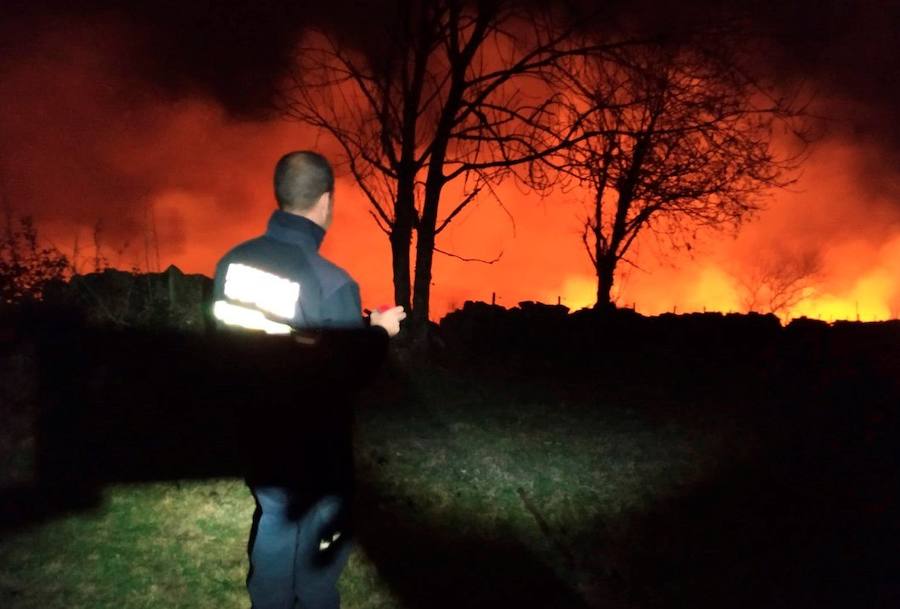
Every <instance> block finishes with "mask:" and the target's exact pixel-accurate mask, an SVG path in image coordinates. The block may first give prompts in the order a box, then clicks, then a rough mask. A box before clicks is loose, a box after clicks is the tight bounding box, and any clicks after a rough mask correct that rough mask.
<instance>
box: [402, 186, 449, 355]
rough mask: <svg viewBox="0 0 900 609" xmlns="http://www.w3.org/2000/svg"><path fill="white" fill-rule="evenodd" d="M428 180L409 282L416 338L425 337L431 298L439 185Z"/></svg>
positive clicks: (439, 194)
mask: <svg viewBox="0 0 900 609" xmlns="http://www.w3.org/2000/svg"><path fill="white" fill-rule="evenodd" d="M429 177H431V176H429ZM429 182H430V183H428V184H426V187H425V201H424V205H423V206H422V218H421V220H420V222H419V226H418V230H417V231H416V271H415V279H414V283H413V310H412V319H411V320H410V321H411V324H410V325H411V326H412V328H413V332H414V334H415V335H416V336H417V337H419V338H425V337H426V333H427V331H428V310H429V305H430V302H431V265H432V261H433V259H434V241H435V229H436V227H437V213H438V203H439V201H440V198H441V187H442V186H443V184H441V182H440V181H439V180H438V179H436V178H435V179H433V180H429ZM435 182H436V183H435Z"/></svg>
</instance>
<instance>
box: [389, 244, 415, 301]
mask: <svg viewBox="0 0 900 609" xmlns="http://www.w3.org/2000/svg"><path fill="white" fill-rule="evenodd" d="M390 240H391V261H392V266H393V272H394V303H396V304H398V305H402V306H403V309H404V310H405V311H409V310H410V300H411V298H410V281H409V250H410V246H411V245H412V228H411V227H408V228H404V229H402V230H401V229H399V227H394V230H392V231H391V237H390Z"/></svg>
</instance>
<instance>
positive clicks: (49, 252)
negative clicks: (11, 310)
mask: <svg viewBox="0 0 900 609" xmlns="http://www.w3.org/2000/svg"><path fill="white" fill-rule="evenodd" d="M69 272H70V267H69V260H68V258H66V256H65V255H64V254H63V253H62V252H60V251H59V250H58V249H57V248H56V247H54V246H52V245H44V244H42V242H41V239H40V237H39V236H38V230H37V227H36V226H35V224H34V221H33V219H32V218H31V217H30V216H22V217H19V218H14V214H13V212H12V209H11V208H10V207H9V206H5V209H4V226H3V233H2V235H0V304H7V305H8V304H18V303H23V302H33V301H36V300H41V299H42V298H43V296H44V291H45V289H46V287H47V286H48V284H50V283H51V282H53V281H62V280H64V279H65V278H66V277H67V276H68V275H69Z"/></svg>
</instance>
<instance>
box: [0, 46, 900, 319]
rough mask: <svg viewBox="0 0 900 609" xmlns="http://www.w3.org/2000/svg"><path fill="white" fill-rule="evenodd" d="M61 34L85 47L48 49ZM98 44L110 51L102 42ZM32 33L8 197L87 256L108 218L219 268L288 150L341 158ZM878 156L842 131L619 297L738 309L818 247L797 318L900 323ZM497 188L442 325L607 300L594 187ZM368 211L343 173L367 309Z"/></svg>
mask: <svg viewBox="0 0 900 609" xmlns="http://www.w3.org/2000/svg"><path fill="white" fill-rule="evenodd" d="M60 37H62V38H65V40H67V41H68V43H67V44H69V46H68V47H67V48H69V52H67V53H59V52H48V49H57V48H59V46H60V42H59V39H60ZM72 40H74V41H75V42H76V43H78V42H79V40H80V41H81V42H80V43H78V44H72ZM97 40H102V41H104V42H103V44H105V45H106V48H105V49H97V48H95V41H97ZM32 44H33V45H34V48H33V50H32V52H33V61H30V62H19V63H17V64H14V65H2V59H0V68H3V71H2V73H3V74H4V78H3V79H2V80H0V99H3V100H4V102H5V104H6V106H7V107H6V108H5V111H4V112H2V113H0V133H5V134H7V136H8V137H9V138H12V140H13V141H16V142H19V144H18V145H17V146H16V147H14V148H13V149H12V151H11V152H9V153H8V154H7V155H6V156H5V158H3V159H2V161H0V171H2V173H0V178H2V184H3V190H4V192H3V194H4V196H5V198H6V200H7V201H8V202H9V203H10V204H11V205H12V206H13V207H14V208H15V210H16V211H18V212H21V213H28V214H32V215H33V216H34V217H35V219H36V221H37V223H38V226H39V227H40V228H41V231H42V233H43V234H44V235H45V236H48V237H49V238H50V239H51V241H52V242H53V243H54V244H55V245H57V247H59V248H60V249H62V250H63V251H64V252H65V253H71V252H72V249H73V244H74V242H75V239H76V237H77V238H78V242H79V244H80V248H81V250H80V251H81V252H82V255H83V256H84V257H85V258H90V257H92V256H93V251H92V250H91V247H92V245H91V243H92V240H91V233H92V227H93V226H94V225H95V224H96V223H97V222H98V220H99V221H101V222H102V227H103V229H102V233H101V237H102V239H101V252H102V254H103V255H105V256H106V257H107V258H108V259H109V261H110V262H111V263H112V264H113V265H114V266H118V267H120V268H130V267H132V266H138V267H140V268H142V269H147V268H150V269H151V270H155V267H156V261H155V253H154V254H153V255H151V256H148V255H147V254H148V249H147V244H151V245H152V247H151V249H155V244H158V245H159V252H160V260H159V262H160V265H159V266H160V267H161V268H165V267H166V266H167V265H168V264H170V263H171V264H175V265H177V266H179V267H180V268H181V269H182V270H184V271H186V272H193V273H204V274H207V275H209V274H211V273H212V270H213V267H214V264H215V262H216V260H217V259H218V258H219V257H220V256H221V255H222V254H223V253H224V252H225V251H226V250H227V249H228V248H229V247H231V246H232V245H234V244H236V243H238V242H240V241H242V240H245V239H249V238H251V237H253V236H255V235H258V234H259V233H260V232H261V231H262V230H263V229H264V227H265V223H266V219H267V218H268V215H269V214H270V213H271V210H272V209H273V208H274V200H273V197H272V186H271V174H272V168H273V166H274V164H275V162H276V161H277V159H278V158H279V157H280V156H281V155H282V154H283V153H284V152H287V151H289V150H294V149H301V148H314V149H319V150H321V151H322V152H324V153H325V154H326V155H329V156H332V157H334V153H335V150H334V148H333V145H332V144H329V142H328V141H327V140H324V139H320V138H317V137H316V134H315V133H313V132H311V131H310V130H309V129H307V128H305V127H303V126H301V125H298V124H296V123H289V122H285V121H281V120H272V121H269V122H238V121H236V120H234V119H232V118H230V117H229V116H227V115H226V113H225V112H224V111H223V110H222V109H221V108H220V107H219V106H218V105H217V104H215V103H214V102H212V101H209V100H199V99H198V100H190V101H186V100H182V101H172V100H168V101H165V100H160V99H158V98H155V97H151V96H150V95H149V94H148V95H144V94H141V93H140V92H134V91H133V90H132V89H131V88H130V86H131V85H130V83H129V82H128V81H127V80H123V81H122V82H119V80H117V79H122V78H124V77H123V76H122V75H121V73H120V72H118V71H116V69H115V65H114V63H112V59H110V58H112V57H114V56H115V50H116V48H117V46H116V45H120V44H125V41H123V40H122V39H121V36H120V37H118V38H117V37H116V36H114V35H108V36H105V37H104V36H97V32H96V31H95V30H94V29H88V30H85V31H84V32H79V31H76V30H73V29H71V28H69V29H68V30H66V31H65V32H55V33H54V32H50V33H49V34H47V33H45V34H44V36H43V37H42V38H36V39H35V40H34V41H33V42H32ZM866 154H870V152H868V151H866V150H864V149H863V148H862V147H861V146H858V145H856V144H853V143H850V142H846V141H842V140H838V139H831V140H826V141H824V142H822V143H820V144H819V145H818V147H817V148H816V149H815V151H814V152H813V154H812V156H811V158H810V159H809V161H808V162H807V165H806V167H805V172H804V175H803V176H802V178H801V179H800V182H799V183H798V184H797V185H796V186H794V187H793V188H792V189H791V190H790V191H782V192H777V193H774V194H773V197H772V199H771V201H770V202H769V207H768V209H767V210H766V211H764V212H762V213H761V214H759V216H758V217H757V218H756V219H755V220H753V221H752V222H750V223H748V224H747V225H746V226H745V227H744V228H743V230H742V231H741V232H740V233H739V235H738V236H737V237H736V238H735V237H734V236H731V235H728V234H710V233H707V234H705V235H701V238H700V240H699V241H697V242H696V243H695V245H696V247H695V249H694V250H693V251H692V252H690V255H688V254H684V253H681V254H674V253H671V252H665V251H663V252H659V251H657V249H658V248H657V246H656V245H655V242H654V239H652V238H649V237H648V238H645V239H643V240H639V243H638V244H637V247H638V250H637V251H636V252H635V254H634V256H633V258H634V261H635V262H636V264H637V265H638V266H639V267H640V269H637V268H633V267H630V266H627V265H625V266H622V267H621V268H620V271H621V272H620V275H619V277H618V278H617V281H618V285H617V286H616V287H615V288H614V295H617V296H618V303H619V305H620V306H629V307H630V306H634V307H635V308H636V309H637V311H638V312H641V313H645V314H658V313H661V312H665V311H672V310H673V309H674V310H677V311H678V312H687V311H702V310H704V309H705V310H710V311H713V310H715V311H740V310H741V293H740V287H739V285H738V284H737V282H736V280H735V273H740V272H741V269H742V268H749V267H750V266H751V265H753V264H754V262H755V261H756V260H757V259H758V258H759V257H760V255H761V253H764V252H768V251H773V250H782V249H784V248H788V249H789V250H790V251H816V252H818V253H819V254H820V255H821V258H822V261H823V272H822V276H821V278H820V279H819V280H818V281H817V283H816V285H815V289H814V290H813V291H811V294H810V297H809V298H807V299H806V300H804V301H803V302H800V303H799V304H797V305H796V306H795V307H793V309H792V310H791V311H790V315H792V316H798V315H807V316H811V317H819V318H822V319H825V320H831V319H856V318H857V316H858V317H859V318H860V319H863V320H866V321H868V320H876V319H886V318H890V317H894V318H896V317H898V315H900V281H898V279H900V205H898V201H896V200H892V199H891V198H890V196H889V195H884V194H881V193H882V191H881V190H879V189H877V188H871V187H870V185H869V184H867V180H865V179H863V178H862V177H860V176H862V174H863V172H862V171H861V164H862V161H863V160H864V159H865V155H866ZM870 178H871V176H870ZM886 192H889V191H886ZM895 192H896V191H895ZM496 193H497V196H498V198H499V199H500V200H501V201H502V203H503V206H504V207H505V208H506V209H505V210H504V209H503V207H501V206H500V204H499V203H498V202H497V201H496V200H494V199H493V198H492V197H490V196H485V197H483V198H482V200H480V201H479V202H478V203H477V204H473V205H471V206H470V207H469V208H467V209H466V210H465V211H464V212H463V213H462V214H460V215H459V216H457V218H456V219H455V220H454V222H453V223H452V224H451V225H450V226H449V227H448V228H447V229H446V230H445V231H444V232H442V233H441V234H440V235H438V241H437V244H438V247H439V248H441V249H443V250H447V251H450V252H453V253H455V254H458V255H460V256H464V257H469V258H482V259H493V258H495V257H496V256H498V255H499V254H500V252H502V253H503V255H502V258H501V259H500V260H499V261H498V262H496V263H494V264H482V263H477V262H462V261H460V260H458V259H456V258H452V257H448V256H444V255H442V254H435V259H434V260H435V261H434V268H433V277H434V286H433V288H432V304H431V310H430V316H431V318H432V319H434V320H439V319H440V318H441V317H442V316H443V315H444V314H446V313H447V312H448V311H450V310H453V309H454V308H457V307H460V306H462V304H463V302H464V301H466V300H482V301H487V302H490V300H491V295H492V293H496V299H497V303H498V304H500V305H503V306H506V307H513V306H515V305H516V304H517V303H518V302H519V301H522V300H537V301H543V302H547V303H555V302H557V299H559V300H560V301H561V302H562V304H564V305H566V306H568V307H570V309H578V308H581V307H585V306H590V305H592V304H593V302H594V290H595V279H594V274H593V271H592V269H591V266H590V261H589V259H588V257H587V255H586V253H585V251H584V249H583V245H582V243H581V226H582V218H583V217H584V215H585V214H586V213H588V210H587V208H586V207H585V206H584V203H583V201H582V198H584V195H585V194H586V193H579V192H578V191H573V192H569V193H566V194H560V193H556V194H554V195H551V196H549V197H547V198H545V199H541V198H539V197H537V196H535V195H530V194H527V193H523V192H521V190H520V189H519V188H518V187H517V186H516V185H514V184H512V183H505V184H502V185H501V186H500V187H499V188H498V189H497V191H496ZM448 201H449V200H448ZM447 205H448V206H449V203H448V204H447ZM368 211H369V208H368V207H367V204H366V203H365V201H364V200H363V198H362V196H361V195H360V193H359V192H358V191H357V189H356V187H355V185H354V184H353V183H352V182H350V181H348V180H347V179H346V178H339V180H338V184H337V192H336V206H335V218H334V223H333V225H332V227H331V230H330V231H329V233H328V234H327V236H326V238H325V241H324V244H323V247H322V253H323V254H324V255H325V256H326V257H328V258H330V259H331V260H333V261H334V262H336V263H337V264H339V265H341V266H343V267H344V268H346V269H347V270H348V271H349V272H350V273H351V274H352V275H353V276H354V277H355V278H356V279H357V281H358V282H359V283H360V286H361V289H362V298H363V305H364V306H366V307H368V308H374V307H375V306H378V305H380V304H385V303H390V302H392V294H393V289H392V285H391V275H390V268H391V259H390V249H389V244H388V241H387V238H386V236H385V235H384V234H383V233H382V232H381V231H380V230H379V229H378V228H377V226H376V225H375V223H374V221H373V220H372V218H371V217H370V216H369V213H368ZM446 211H447V210H446V209H445V210H444V212H443V213H441V214H440V216H439V218H443V215H444V213H446ZM507 211H508V212H509V214H510V215H511V216H512V220H511V219H510V217H509V215H507ZM660 254H661V255H660ZM148 261H149V263H148Z"/></svg>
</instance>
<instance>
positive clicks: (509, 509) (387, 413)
mask: <svg viewBox="0 0 900 609" xmlns="http://www.w3.org/2000/svg"><path fill="white" fill-rule="evenodd" d="M398 387H399V389H398ZM585 395H586V394H584V393H582V394H580V395H579V393H578V392H571V391H568V390H567V388H566V387H564V386H558V385H557V384H555V383H549V382H542V381H541V379H539V378H538V379H532V381H530V382H527V383H526V382H524V381H510V380H508V379H507V380H502V379H498V380H496V381H494V382H493V383H492V384H489V383H488V382H486V381H484V380H483V379H482V380H476V379H475V378H474V377H466V376H463V375H457V374H453V373H449V372H446V371H428V372H422V371H418V372H415V373H413V374H412V375H411V376H410V377H409V378H406V379H404V380H403V381H402V382H399V381H397V380H396V379H395V381H394V384H393V385H392V384H391V381H385V382H384V383H383V384H382V385H381V386H380V390H378V391H373V392H370V394H369V396H368V397H367V399H366V400H365V401H364V403H363V404H362V405H361V406H360V409H359V413H358V419H357V423H358V433H357V438H356V451H357V470H358V476H359V478H360V482H361V484H360V487H361V490H360V495H359V501H358V504H359V508H360V510H359V513H358V519H359V520H360V522H361V524H360V527H361V529H362V530H361V534H360V538H361V543H359V544H358V545H357V546H356V548H355V549H354V552H353V555H352V557H351V560H350V563H349V566H348V568H347V569H346V571H345V572H344V574H343V576H342V579H341V582H340V589H341V592H342V598H343V605H344V607H347V608H359V609H363V608H365V609H375V608H378V609H388V608H395V607H396V608H400V607H413V606H415V607H416V608H418V607H419V606H424V605H426V604H431V603H428V602H427V600H425V599H427V598H428V596H427V595H428V594H430V593H432V592H433V593H434V594H436V595H438V594H441V592H440V591H439V590H437V589H435V590H433V591H429V590H420V589H416V587H415V586H416V582H417V581H418V582H420V583H419V587H420V588H423V587H425V588H427V587H430V588H435V587H438V588H439V587H440V586H439V585H438V584H437V583H436V582H439V581H441V578H444V577H446V578H448V579H449V578H453V579H455V580H456V582H457V583H459V582H460V581H461V582H463V583H462V584H459V585H470V586H474V587H476V588H478V587H479V586H481V585H482V584H480V583H478V582H480V581H481V580H480V579H478V578H476V577H475V576H472V577H473V579H471V580H468V579H466V577H462V579H459V576H460V574H459V573H458V571H460V570H461V569H462V568H463V567H464V566H465V565H466V564H467V561H468V560H469V558H467V557H468V554H466V553H470V552H471V551H472V550H471V547H476V548H478V547H484V548H489V550H486V552H489V554H488V555H487V556H484V557H474V558H472V559H471V560H472V561H474V562H473V564H477V565H481V566H482V567H484V566H485V565H492V567H491V568H496V569H497V570H498V571H499V572H501V575H500V576H499V577H500V579H501V580H503V581H505V582H506V584H508V585H509V586H511V587H515V586H517V585H518V584H517V580H516V578H517V577H518V571H523V572H524V573H533V574H535V575H534V577H538V578H539V577H544V575H546V577H547V578H548V579H547V581H548V582H549V581H551V580H552V581H553V582H555V583H554V585H558V586H559V587H560V588H561V589H565V590H568V591H569V592H571V594H572V595H574V596H573V598H577V599H579V602H580V603H584V604H587V605H591V606H604V607H609V606H623V607H624V606H626V605H628V603H632V604H631V605H628V606H633V603H634V602H636V601H635V599H636V598H644V600H646V599H647V598H650V597H647V596H646V595H644V596H641V595H640V594H638V595H637V596H635V590H636V588H635V585H633V584H631V583H630V582H637V581H641V580H642V577H644V576H643V575H641V574H640V573H638V572H636V571H637V570H639V569H641V568H642V565H643V563H642V562H641V561H640V560H637V561H636V560H635V558H634V557H635V556H641V555H643V554H641V553H642V552H646V551H650V550H648V549H647V548H643V549H642V548H641V547H640V546H641V544H649V545H651V546H652V545H653V544H655V543H656V540H654V539H647V538H642V537H641V536H640V534H639V526H641V523H642V522H643V520H642V518H644V516H645V515H646V514H650V513H652V512H653V511H654V509H656V506H659V505H664V504H666V503H667V502H670V501H676V500H677V499H678V498H679V497H681V496H682V495H685V494H687V493H689V492H690V491H691V489H692V488H694V487H696V486H698V485H702V484H703V483H704V481H705V480H707V479H710V478H712V477H714V476H716V475H718V474H719V473H720V471H721V470H722V468H723V464H727V463H730V462H733V461H735V460H739V459H740V458H742V456H741V455H742V454H744V453H743V452H742V451H746V450H749V449H747V446H749V444H748V443H747V442H745V443H744V444H742V443H741V442H740V441H739V438H741V437H744V438H747V436H743V435H742V433H743V432H741V431H740V430H739V429H736V428H734V427H733V421H732V427H731V428H729V424H727V423H722V422H721V421H719V422H715V421H713V422H709V421H707V422H705V423H702V424H701V423H700V422H699V421H698V422H696V423H691V422H690V421H691V419H690V418H684V417H682V418H680V419H671V418H665V417H659V416H651V415H648V414H642V413H643V412H645V411H644V410H643V409H639V408H638V407H637V405H636V404H633V403H632V404H627V403H624V401H620V402H617V403H616V402H613V401H611V400H610V399H608V398H603V397H602V395H603V392H597V393H593V394H590V395H588V397H585ZM748 442H749V439H748ZM252 512H253V501H252V498H251V496H250V494H249V492H248V490H247V488H246V487H245V486H244V484H243V482H242V481H241V480H238V479H219V480H205V481H169V482H159V483H146V484H134V485H121V484H120V485H112V486H108V487H106V488H104V489H103V491H102V498H101V501H100V503H99V505H97V506H95V507H93V508H91V509H87V510H83V511H77V512H74V513H69V514H67V515H63V516H59V517H57V518H54V519H51V520H47V521H45V522H42V523H38V524H33V525H29V526H28V527H26V528H22V529H19V530H16V531H14V532H11V533H9V534H7V535H6V537H5V538H4V539H3V540H2V541H0V606H2V607H4V608H5V609H30V608H35V609H38V608H56V607H59V608H80V607H84V608H88V607H90V608H91V609H101V608H107V607H108V608H116V609H137V608H144V607H149V608H160V609H161V608H167V609H168V608H179V607H185V608H187V607H192V608H197V607H216V608H219V609H229V608H238V607H242V608H246V607H248V606H249V601H248V599H247V596H246V592H245V589H244V578H245V575H246V568H247V560H246V541H247V533H248V530H249V527H250V522H251V516H252ZM398 523H400V524H398ZM423 537H424V538H425V539H426V540H425V541H423ZM460 540H475V543H474V545H473V546H469V545H464V543H469V542H468V541H466V542H463V541H460ZM417 544H419V545H417ZM394 546H396V547H394ZM476 551H477V550H476ZM453 552H459V553H460V555H459V556H458V557H453V556H450V557H449V558H448V555H449V554H452V553H453ZM490 552H493V553H495V555H496V556H498V557H502V556H509V557H512V560H504V559H502V558H497V559H496V560H495V559H494V558H492V556H493V555H492V554H490ZM431 553H434V554H435V555H440V556H442V557H443V558H440V557H439V558H436V559H435V560H437V561H438V563H439V566H440V568H438V565H437V564H436V565H433V566H429V564H427V563H428V561H429V560H430V556H431ZM406 555H409V556H410V557H411V558H410V559H409V562H408V563H407V562H404V560H405V559H404V556H406ZM441 560H443V561H444V562H440V561H441ZM518 561H521V562H518ZM423 563H424V564H423ZM495 563H497V564H495ZM504 569H506V570H507V573H505V574H503V573H502V572H503V570H504ZM522 577H525V575H523V576H522ZM423 578H424V579H423ZM428 578H431V579H428ZM504 578H506V579H505V580H504ZM623 582H624V583H623ZM449 585H450V584H449V583H448V586H449ZM454 585H455V584H454ZM502 585H505V584H501V588H502ZM484 586H485V587H489V586H490V584H484ZM523 588H524V589H527V588H528V584H527V582H526V583H525V584H523ZM448 590H449V588H448ZM494 593H496V594H500V592H496V591H495V592H494ZM447 594H451V593H450V592H447ZM477 594H482V595H483V598H485V599H488V598H490V594H492V592H491V590H488V589H485V590H479V591H478V592H477ZM477 594H476V596H475V597H472V598H476V597H477ZM478 598H482V597H478ZM629 599H630V600H629ZM651 600H652V599H651ZM448 602H449V601H448ZM472 602H473V605H472V606H476V605H477V602H476V601H475V600H473V601H472ZM485 603H487V601H485ZM646 604H648V605H651V604H654V603H653V602H650V601H647V603H646ZM433 606H441V607H443V606H444V605H442V604H441V603H440V602H438V603H437V605H433Z"/></svg>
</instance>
